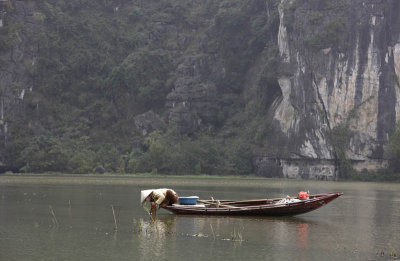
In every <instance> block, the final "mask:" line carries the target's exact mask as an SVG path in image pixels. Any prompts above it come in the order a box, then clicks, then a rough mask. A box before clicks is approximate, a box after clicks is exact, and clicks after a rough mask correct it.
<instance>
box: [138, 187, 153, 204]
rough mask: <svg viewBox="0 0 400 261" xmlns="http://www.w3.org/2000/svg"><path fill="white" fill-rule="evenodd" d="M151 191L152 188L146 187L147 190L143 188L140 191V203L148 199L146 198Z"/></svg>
mask: <svg viewBox="0 0 400 261" xmlns="http://www.w3.org/2000/svg"><path fill="white" fill-rule="evenodd" d="M151 192H153V190H152V189H146V190H142V191H141V192H140V203H142V204H143V203H144V201H145V200H146V198H147V197H148V196H149V195H150V194H151Z"/></svg>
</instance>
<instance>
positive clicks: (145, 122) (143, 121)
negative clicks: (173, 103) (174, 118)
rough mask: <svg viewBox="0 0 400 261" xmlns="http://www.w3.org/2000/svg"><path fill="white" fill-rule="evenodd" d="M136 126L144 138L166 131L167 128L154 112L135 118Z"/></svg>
mask: <svg viewBox="0 0 400 261" xmlns="http://www.w3.org/2000/svg"><path fill="white" fill-rule="evenodd" d="M134 120H135V126H136V128H138V129H139V130H140V131H141V132H142V135H143V136H146V135H147V134H149V133H150V132H152V131H155V130H165V128H166V126H165V123H164V122H163V120H162V119H161V118H160V116H158V115H157V114H156V113H154V112H153V111H148V112H145V113H143V114H140V115H137V116H136V117H135V118H134Z"/></svg>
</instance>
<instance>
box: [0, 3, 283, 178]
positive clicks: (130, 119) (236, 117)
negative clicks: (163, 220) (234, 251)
mask: <svg viewBox="0 0 400 261" xmlns="http://www.w3.org/2000/svg"><path fill="white" fill-rule="evenodd" d="M278 2H279V1H269V5H274V6H272V7H273V8H270V10H275V11H274V12H272V11H271V12H270V11H268V10H266V8H265V1H260V0H246V1H243V0H224V1H212V0H206V1H186V0H174V1H142V0H119V1H111V0H106V1H97V0H83V1H82V0H80V1H77V0H43V1H38V2H37V3H36V7H37V10H35V12H34V19H35V22H36V23H37V24H38V25H39V26H38V28H39V29H38V30H37V31H35V32H32V31H29V30H28V29H27V28H24V27H23V26H22V27H19V28H16V27H15V26H14V27H13V26H12V25H10V26H8V27H5V28H3V29H2V30H1V31H0V51H5V50H7V49H9V48H10V46H11V45H12V43H10V39H12V35H15V34H12V32H16V33H17V35H18V34H23V35H24V36H25V37H27V38H28V39H29V41H33V42H35V43H37V46H38V51H39V53H38V57H37V58H38V59H37V64H36V65H35V66H34V67H32V69H31V74H32V78H33V81H34V88H35V89H34V91H33V92H30V93H29V94H28V95H26V97H25V101H24V102H25V110H26V118H25V119H24V120H23V121H22V122H13V123H12V124H10V132H11V133H13V139H12V140H11V141H10V142H9V143H7V151H8V154H7V155H6V156H7V161H8V162H10V163H11V164H12V165H13V166H15V167H16V168H18V169H19V170H20V171H23V172H45V171H56V172H68V173H89V172H93V171H94V170H95V169H96V167H98V166H99V165H101V166H103V167H104V168H105V169H106V170H107V171H109V172H129V173H134V172H162V173H209V174H216V173H218V174H228V173H229V174H249V173H252V172H253V164H252V158H253V154H252V153H253V151H254V150H255V149H256V148H257V147H260V146H261V147H262V146H266V144H268V143H267V136H268V133H269V132H268V131H269V130H270V128H271V127H270V126H269V124H268V123H267V121H266V120H265V119H263V118H262V117H261V116H259V115H260V114H259V113H260V112H265V108H266V107H267V105H268V104H265V101H266V100H267V103H270V102H271V101H269V100H268V99H271V98H270V97H263V96H260V97H258V101H257V102H255V103H253V104H252V105H251V106H248V105H247V102H246V101H245V99H244V98H243V85H244V81H245V75H246V73H247V70H248V67H249V63H250V62H251V61H252V60H253V59H254V58H256V57H257V56H258V55H259V54H260V53H261V52H263V51H264V49H265V48H266V51H268V52H269V57H270V60H269V61H268V62H267V64H266V66H265V68H264V70H263V72H262V73H263V75H262V77H261V78H262V79H263V80H262V81H263V83H264V84H263V86H260V88H264V89H265V88H272V87H273V88H276V84H277V83H276V72H277V68H278V65H279V59H278V51H277V46H276V40H275V35H276V33H277V29H278V22H279V17H278V14H277V7H276V6H277V4H278ZM267 12H268V14H267ZM177 32H182V34H183V35H186V36H188V37H187V39H182V38H179V37H177V36H176V35H177ZM200 32H201V33H202V34H204V35H207V37H208V40H207V41H203V43H201V44H199V38H198V37H199V35H198V34H199V33H200ZM199 49H204V50H206V51H207V52H209V53H210V52H213V51H212V50H216V51H218V52H219V53H220V54H221V59H222V61H223V63H224V66H225V68H224V70H225V71H226V74H225V76H224V77H221V78H219V79H216V83H217V89H218V93H219V97H218V99H220V100H219V101H217V103H220V104H224V103H230V102H234V103H235V104H237V106H234V108H235V111H223V110H222V112H221V114H220V115H219V117H218V121H217V122H216V129H213V130H210V131H200V132H198V133H190V134H182V133H180V132H179V131H177V128H176V126H175V125H174V124H170V125H168V127H167V129H166V130H165V131H158V132H153V133H151V134H150V135H147V136H142V134H141V133H140V131H139V130H138V129H137V128H136V127H135V124H134V117H135V116H136V115H138V114H141V113H144V112H146V111H149V110H153V111H155V112H157V113H158V114H160V115H163V117H164V120H165V121H166V122H167V121H168V119H167V117H166V115H167V114H166V112H167V108H166V107H165V103H166V96H167V94H168V93H169V92H170V91H171V89H172V88H173V82H174V80H175V77H176V74H175V71H176V69H177V65H178V63H179V62H180V59H181V57H182V56H183V55H185V54H187V53H190V52H194V51H197V50H199ZM274 85H275V86H274ZM269 86H270V87H269ZM271 86H272V87H271ZM260 93H268V91H265V90H264V91H263V92H260ZM260 123H261V124H260ZM243 125H247V126H249V127H248V128H243ZM27 126H28V127H27ZM226 126H228V127H226ZM238 137H240V138H238Z"/></svg>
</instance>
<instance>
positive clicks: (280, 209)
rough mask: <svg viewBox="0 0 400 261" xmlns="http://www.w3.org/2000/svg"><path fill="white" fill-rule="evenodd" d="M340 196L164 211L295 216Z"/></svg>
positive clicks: (212, 204) (227, 202) (210, 204)
mask: <svg viewBox="0 0 400 261" xmlns="http://www.w3.org/2000/svg"><path fill="white" fill-rule="evenodd" d="M341 195H343V193H342V192H335V193H325V194H315V195H310V196H309V198H308V199H305V200H301V199H298V198H277V199H255V200H243V201H230V200H198V203H197V204H196V205H180V204H174V205H172V206H167V207H165V209H166V210H168V211H170V212H172V213H174V214H178V215H228V216H233V215H236V216H295V215H299V214H303V213H306V212H310V211H312V210H315V209H317V208H320V207H322V206H324V205H326V204H328V203H329V202H331V201H332V200H334V199H336V198H337V197H340V196H341Z"/></svg>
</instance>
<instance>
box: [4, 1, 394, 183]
mask: <svg viewBox="0 0 400 261" xmlns="http://www.w3.org/2000/svg"><path fill="white" fill-rule="evenodd" d="M116 2H120V3H121V4H120V5H117V6H116V7H115V8H114V11H113V14H114V15H123V12H120V11H122V9H123V8H125V7H127V6H130V5H132V6H131V7H135V8H133V9H132V11H130V12H129V13H130V17H131V18H130V19H131V20H132V19H133V18H132V17H134V16H135V14H136V15H137V17H136V16H135V17H136V18H137V20H132V21H131V22H132V23H136V24H135V26H137V27H138V32H137V33H135V34H134V35H135V36H137V35H139V36H140V37H139V36H138V39H139V40H140V41H139V40H138V41H137V43H136V42H135V43H136V44H138V45H139V46H140V45H141V44H143V46H142V47H145V48H150V49H151V48H153V49H157V50H160V51H162V52H161V53H163V54H164V53H165V54H168V56H171V60H172V63H171V64H173V65H171V66H169V67H174V68H168V69H165V70H164V69H163V74H162V75H163V76H162V77H159V78H157V81H159V84H158V85H156V84H154V86H157V88H154V90H152V91H155V92H157V91H158V90H159V89H160V88H161V87H162V85H165V86H168V88H166V91H165V92H163V93H162V94H161V95H159V96H162V97H161V98H159V99H158V100H157V101H159V100H162V101H163V102H164V101H165V107H163V106H164V103H161V105H157V106H153V107H152V101H148V107H146V108H145V109H143V108H140V110H137V111H135V112H131V113H127V114H131V115H136V116H135V117H134V118H133V121H134V125H135V127H136V128H137V129H139V130H140V131H141V134H142V137H140V135H138V137H139V138H138V137H135V138H138V139H139V140H140V139H143V136H146V135H147V134H149V133H150V132H152V131H155V130H161V131H162V130H165V129H167V128H169V127H171V126H177V127H178V129H179V131H180V132H181V133H183V134H193V133H196V132H199V131H205V130H212V131H209V132H207V133H212V134H210V135H215V136H217V138H220V137H222V138H220V139H221V140H223V139H224V138H225V137H233V138H232V139H234V138H236V137H235V135H240V134H236V133H244V132H235V131H229V128H231V127H232V126H234V127H236V126H235V125H234V124H236V122H239V124H243V123H248V122H249V121H252V120H254V119H255V121H257V120H258V119H261V118H262V119H266V120H265V122H266V123H267V124H265V122H263V123H260V125H261V124H264V125H265V126H264V125H263V126H264V127H265V128H261V129H263V130H264V131H265V132H267V131H268V135H270V137H271V138H270V139H269V140H268V141H266V139H267V138H265V139H264V140H263V139H262V137H264V136H268V135H262V134H263V133H261V134H260V131H258V132H257V135H258V136H260V137H261V138H260V140H262V141H264V142H265V143H266V144H261V146H259V147H257V148H256V149H254V151H252V153H253V154H255V155H257V156H256V157H255V158H254V160H253V162H254V166H255V169H256V172H257V173H258V174H260V175H263V176H271V177H290V178H297V177H299V178H305V179H308V178H311V179H328V180H334V179H336V178H337V177H338V176H339V175H340V173H339V169H338V162H339V161H340V158H341V157H344V156H345V157H346V158H347V159H348V160H349V161H350V163H352V164H353V167H354V168H355V169H357V170H362V169H369V170H374V169H378V168H381V167H386V166H387V155H386V154H385V144H387V141H388V137H389V134H390V133H391V132H392V131H393V130H394V129H395V124H396V122H397V121H398V120H399V119H400V16H399V15H398V14H399V13H400V2H399V1H398V0H386V1H383V0H337V1H331V0H304V1H298V0H280V1H279V0H278V1H271V0H267V1H266V0H254V1H248V2H246V3H245V4H243V2H240V1H233V0H232V1H231V2H229V1H200V0H199V1H189V2H185V1H182V3H181V4H183V3H184V6H185V8H186V9H182V10H180V9H179V5H176V1H162V2H163V3H162V4H163V6H164V7H165V8H168V9H169V10H170V12H169V13H168V14H169V15H168V16H167V17H164V16H163V15H161V16H160V17H157V16H154V17H155V18H154V19H153V20H154V21H147V20H143V24H140V22H138V21H139V20H140V19H141V18H140V17H142V16H143V17H142V18H143V19H144V17H146V16H147V15H146V14H150V13H154V12H158V11H159V10H158V9H157V8H158V7H160V6H161V3H159V1H145V2H143V3H142V2H141V1H139V2H140V3H139V2H137V1H133V2H132V1H116ZM228 2H229V3H228ZM278 2H279V5H278V4H277V3H278ZM0 5H1V2H0ZM12 6H13V9H12V11H11V10H8V9H7V7H5V6H2V7H1V8H2V9H1V10H2V13H0V18H1V19H0V27H4V28H7V30H9V31H8V33H7V38H8V40H10V41H9V43H10V44H9V46H5V47H4V45H3V43H0V59H1V65H0V168H1V169H4V170H7V167H6V165H7V159H6V158H5V156H4V155H6V147H7V146H6V145H7V142H8V140H9V138H10V137H11V136H12V135H13V134H11V133H10V132H11V131H10V130H11V128H10V125H11V124H9V121H8V120H12V122H13V125H14V126H17V128H18V123H19V122H23V123H24V124H27V125H28V126H26V125H25V126H24V127H25V128H29V129H30V130H32V135H33V136H35V135H36V136H37V135H40V134H41V133H44V131H48V132H49V133H51V131H52V130H51V127H48V126H47V128H48V129H46V130H43V131H42V129H44V128H46V126H36V125H35V123H32V122H35V121H34V120H32V119H31V118H29V117H31V116H32V115H28V114H29V113H26V111H27V110H26V111H25V110H24V108H25V109H26V107H27V106H28V107H32V108H33V110H30V111H31V114H32V111H34V112H36V113H37V115H35V117H38V118H41V117H42V116H43V115H41V114H40V113H39V112H38V111H39V110H38V109H37V108H38V106H39V105H38V104H39V103H40V99H41V93H40V92H38V95H37V97H39V98H37V100H39V101H38V102H36V98H35V99H33V98H32V99H33V100H31V101H30V103H29V104H25V105H24V103H28V102H26V100H27V99H29V96H27V97H28V98H25V100H24V96H26V94H27V93H28V92H31V93H32V94H34V93H35V87H34V79H35V78H34V76H35V66H36V65H37V59H38V58H37V56H38V53H39V52H38V50H39V47H40V46H39V44H38V42H39V41H38V38H39V35H40V33H46V29H45V26H44V25H43V23H44V22H45V21H46V17H45V16H44V15H43V14H41V12H40V8H43V6H41V5H39V4H37V3H36V2H35V1H12ZM181 8H183V7H181ZM120 9H121V10H120ZM192 9H193V10H192ZM188 10H192V12H193V13H191V12H188ZM199 10H203V11H202V12H200V11H199ZM172 11H173V12H172ZM180 12H182V13H180ZM183 14H185V15H183ZM186 14H187V15H186ZM192 14H193V15H194V16H192ZM164 15H165V14H164ZM183 16H185V17H183ZM186 16H187V17H186ZM49 21H50V20H49ZM121 21H125V20H123V19H121ZM148 22H150V23H151V24H152V27H151V28H153V29H152V30H150V32H149V34H148V35H146V34H145V33H144V32H143V34H142V35H141V34H140V32H141V30H142V29H143V30H144V29H145V28H146V26H145V25H146V24H148ZM8 25H13V26H8ZM85 26H86V25H85ZM19 27H20V28H19ZM141 27H143V28H142V29H140V28H141ZM78 28H79V27H78ZM0 29H1V28H0ZM13 30H15V31H13ZM38 32H40V33H38ZM80 32H81V29H79V30H77V31H76V33H80ZM2 33H4V32H2ZM132 35H133V34H132ZM2 36H4V35H0V38H1V37H2ZM1 39H3V38H1ZM1 39H0V40H1ZM131 40H132V39H131ZM76 44H77V45H76V46H78V47H79V43H76ZM136 49H140V48H133V49H132V50H131V51H132V52H133V54H135V53H134V52H135V51H136ZM41 50H42V49H41ZM278 52H279V55H278ZM271 54H276V55H275V56H274V55H271ZM127 55H129V54H128V53H127ZM39 58H40V57H39ZM123 58H124V55H123V54H121V60H124V59H123ZM275 58H276V59H275ZM275 60H277V61H275ZM122 65H123V64H122ZM135 66H137V67H140V64H135ZM110 67H112V66H110ZM273 67H275V69H276V70H273V69H274V68H273ZM111 69H112V68H110V70H111ZM271 71H272V72H271ZM46 72H47V71H46ZM79 72H80V73H82V72H81V70H79ZM124 72H125V71H124ZM126 73H127V76H129V77H127V78H129V79H130V76H131V75H130V74H129V71H127V72H126ZM141 73H144V72H141ZM160 75H161V74H160ZM152 76H153V75H151V77H148V78H149V82H151V80H154V79H152ZM44 78H45V77H44ZM104 78H106V77H104ZM133 78H134V77H133ZM161 78H162V79H161ZM164 78H166V79H164ZM146 80H147V78H146ZM44 81H46V79H44ZM67 81H68V79H67ZM102 82H103V81H98V82H96V81H93V84H88V85H87V86H88V88H87V89H88V90H86V91H87V92H89V89H90V90H91V88H92V87H93V88H94V87H95V86H96V85H97V84H100V83H102ZM133 82H135V81H133ZM92 85H93V86H92ZM128 85H129V84H128ZM137 85H138V86H126V88H127V89H129V88H131V87H132V88H133V87H135V88H139V87H140V89H141V88H142V87H143V86H146V84H145V82H141V83H140V84H139V83H138V84H137ZM68 86H69V85H68V84H66V86H64V87H65V88H68ZM152 86H153V85H152ZM170 86H173V88H172V90H171V88H170ZM89 87H90V88H89ZM114 87H115V86H114ZM116 87H118V86H116ZM76 88H78V87H76ZM104 88H105V89H107V86H105V87H104ZM135 88H133V89H135ZM37 89H39V88H37ZM117 89H118V88H117ZM40 91H41V92H44V93H45V92H46V91H48V90H45V87H42V88H41V90H40ZM107 91H110V90H109V89H107ZM167 92H169V93H168V95H167V96H166V97H165V95H164V93H167ZM132 93H134V92H133V91H132ZM42 94H43V93H42ZM144 94H145V93H144ZM151 94H153V93H151ZM33 96H34V95H32V97H33ZM35 97H36V96H35ZM79 97H81V98H82V101H73V103H72V105H71V106H78V105H76V104H78V103H79V102H82V103H83V105H86V101H85V95H79ZM127 97H128V96H127ZM129 97H130V96H129ZM129 97H128V98H126V99H127V100H129ZM157 97H158V96H157ZM164 97H165V100H164ZM42 102H43V101H42ZM75 103H76V104H75ZM116 103H117V102H116ZM131 103H132V106H131V107H129V108H131V110H135V109H137V107H139V105H137V104H135V99H132V102H131ZM138 104H139V103H138ZM68 105H70V104H68ZM83 105H82V106H83ZM116 107H117V106H116ZM121 107H123V105H121ZM32 108H31V109H32ZM83 108H85V107H83ZM129 108H128V107H123V108H120V110H121V111H127V110H129ZM79 109H80V110H81V109H82V108H79ZM151 109H153V110H154V111H157V113H160V115H162V116H159V115H158V114H156V113H154V112H153V111H152V110H151ZM147 110H148V112H146V113H143V112H144V111H147ZM43 113H46V112H45V111H44V112H43ZM47 113H48V112H47ZM81 113H82V114H83V116H85V117H86V116H87V115H85V110H84V109H82V112H81ZM141 113H143V114H141ZM138 114H139V115H138ZM122 115H125V114H124V113H121V114H118V117H124V116H122ZM247 115H250V116H247ZM235 116H238V117H236V119H235ZM33 117H34V116H32V118H33ZM246 117H250V118H252V119H250V120H249V119H248V118H246ZM50 118H51V117H50ZM61 118H62V117H61ZM230 119H233V120H232V121H231V122H229V120H230ZM54 121H56V120H54ZM252 123H253V125H251V127H250V128H254V127H255V128H257V127H258V126H257V123H254V122H252ZM130 124H132V123H131V121H130ZM224 124H226V125H224ZM32 125H34V126H32ZM52 125H53V124H49V126H52ZM54 125H56V124H54ZM132 125H133V124H132ZM239 127H240V128H242V126H239ZM247 127H248V126H243V129H244V128H247ZM49 129H50V130H49ZM246 133H256V132H251V131H250V132H246ZM271 133H272V134H271ZM135 135H136V134H135ZM249 135H250V134H249ZM251 135H253V134H251ZM193 136H195V135H193ZM254 136H256V135H254ZM29 137H30V136H29ZM129 138H131V137H129ZM242 138H243V137H237V139H242ZM338 138H339V139H340V138H341V142H343V143H344V147H346V149H345V151H344V154H345V155H343V153H342V152H341V151H338V146H337V144H336V143H337V142H338V141H337V140H335V139H338ZM246 139H249V138H248V137H246V138H243V140H245V141H247V140H246ZM216 140H217V139H216ZM224 142H225V141H223V142H221V143H224ZM139 143H140V142H139ZM267 143H268V144H267ZM223 145H224V144H223ZM251 145H252V146H253V147H252V148H254V147H256V146H254V144H251ZM256 145H258V144H256ZM341 145H343V144H341ZM271 147H273V148H274V149H270V148H271ZM342 147H343V146H342ZM256 150H257V151H256Z"/></svg>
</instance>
